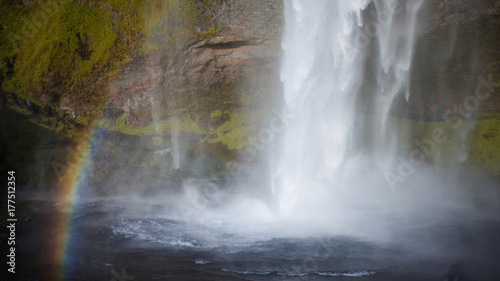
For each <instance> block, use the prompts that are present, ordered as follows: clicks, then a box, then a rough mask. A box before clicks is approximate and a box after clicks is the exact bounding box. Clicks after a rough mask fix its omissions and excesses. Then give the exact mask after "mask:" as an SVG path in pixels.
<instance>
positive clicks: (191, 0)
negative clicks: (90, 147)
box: [0, 0, 500, 188]
mask: <svg viewBox="0 0 500 281" xmlns="http://www.w3.org/2000/svg"><path fill="white" fill-rule="evenodd" d="M496 2H497V1H479V2H478V1H451V0H450V1H448V0H443V1H429V2H427V5H426V6H425V9H427V12H428V13H426V14H429V15H430V18H429V19H428V21H427V22H428V25H427V26H425V27H424V30H423V32H422V34H423V35H422V36H421V39H420V40H419V41H418V42H417V46H416V48H415V50H416V51H415V58H416V59H414V62H413V64H412V70H411V73H412V76H411V83H410V87H411V89H410V92H411V95H410V98H409V100H408V101H407V100H405V99H404V98H401V99H396V100H395V101H394V103H393V105H392V109H391V114H392V118H395V121H394V122H395V125H394V126H396V127H398V128H399V127H401V128H403V127H405V128H406V129H404V130H406V133H407V134H406V135H404V136H403V135H402V136H401V138H402V139H403V140H404V138H405V137H407V136H408V134H410V136H412V137H413V138H421V139H425V138H426V137H428V134H429V133H430V132H431V131H432V128H434V127H435V125H436V124H435V123H434V122H430V121H431V119H432V116H430V113H429V107H430V106H432V105H439V106H440V107H442V109H443V112H445V111H447V110H448V109H450V110H453V112H452V114H451V116H452V117H453V116H454V117H460V116H461V115H463V114H462V113H464V112H456V110H455V108H454V105H460V104H462V105H463V102H464V100H466V99H467V97H468V96H472V95H474V90H475V87H476V86H477V84H478V83H480V82H477V81H478V80H477V79H476V78H478V77H483V78H485V79H486V80H488V79H489V75H491V80H492V81H500V76H499V73H500V64H499V58H500V54H499V53H498V48H497V46H498V44H499V42H500V28H498V27H499V26H498V25H499V22H500V21H499V17H500V9H499V5H498V4H495V3H496ZM373 8H374V6H373V5H371V6H369V7H368V8H367V11H366V14H367V15H369V14H370V9H373ZM0 9H1V15H2V17H1V18H0V83H1V89H0V92H1V93H0V94H1V99H0V110H1V113H2V122H3V124H2V126H3V127H2V129H3V131H7V132H9V133H8V134H4V135H2V145H1V150H0V153H1V154H2V155H3V156H4V158H5V159H6V160H5V161H4V162H3V163H4V164H3V166H2V167H1V168H2V169H3V170H5V169H12V168H16V169H21V170H23V171H25V173H27V174H32V175H34V174H38V173H39V174H40V175H39V176H32V177H31V176H30V178H36V179H37V180H36V181H37V182H38V184H39V185H41V186H43V185H44V184H43V182H53V181H54V180H55V178H57V176H56V175H55V174H54V171H53V169H51V168H50V167H51V166H53V164H54V163H59V162H62V163H64V162H65V161H66V155H67V151H68V148H71V147H72V145H74V143H77V142H82V141H88V140H89V137H90V136H89V131H90V128H94V129H95V128H97V131H98V132H100V135H101V136H102V138H103V139H104V140H102V141H101V142H100V143H101V144H102V147H101V148H100V150H99V151H100V153H97V154H95V155H94V157H93V158H92V165H91V166H92V167H93V169H96V170H95V171H96V172H95V173H94V175H95V177H94V178H93V179H92V180H93V181H94V182H93V184H95V185H110V186H112V185H113V181H112V180H110V179H109V177H107V175H110V174H112V173H115V172H116V171H127V169H125V167H126V166H127V165H128V166H132V167H141V169H148V172H147V173H143V174H141V175H142V176H139V174H137V176H136V177H135V178H136V179H137V180H138V181H142V182H148V184H149V185H150V186H157V185H160V183H159V182H152V181H151V180H150V178H157V179H158V180H159V181H161V180H165V181H171V182H180V181H182V180H183V179H185V178H186V177H188V176H192V175H195V174H196V175H197V176H199V177H212V176H218V175H220V173H221V172H224V168H223V167H222V166H224V165H223V163H227V162H232V161H238V160H241V154H240V152H241V151H242V150H243V149H244V148H246V147H248V146H251V145H252V138H253V139H255V136H257V135H258V133H259V131H260V128H261V127H262V124H263V120H265V119H266V118H267V117H269V116H270V114H272V112H273V109H274V107H276V108H279V104H280V102H281V88H280V87H281V86H280V83H279V77H278V75H279V61H280V56H281V36H282V35H281V34H282V31H283V27H284V18H283V3H282V1H281V0H256V1H239V0H169V1H160V0H131V1H129V0H109V1H101V0H72V1H63V0H0ZM423 12H426V11H423ZM372 44H376V40H373V41H372ZM429 50H433V51H432V52H429ZM470 50H474V51H473V52H470ZM368 63H376V61H369V62H368ZM471 77H472V78H471ZM369 83H370V77H369V75H367V77H366V82H365V84H366V85H363V87H364V88H366V89H369V88H370V87H369ZM363 87H362V88H363ZM499 88H500V87H499V85H497V84H495V85H494V86H493V87H492V91H491V95H490V97H489V98H488V100H487V102H482V103H481V104H480V105H478V108H477V110H475V111H474V112H473V113H474V114H472V117H471V116H468V120H470V121H471V122H472V121H473V120H478V119H479V120H480V122H479V123H478V125H477V126H476V127H475V129H473V130H474V131H472V132H473V133H472V134H471V136H472V139H471V140H469V141H468V142H467V145H468V146H469V148H470V149H469V151H470V152H471V154H470V157H469V158H468V159H469V160H468V163H471V164H472V165H475V166H476V167H480V168H481V169H482V170H484V171H488V172H489V173H491V174H495V175H498V174H500V170H498V167H499V165H500V164H499V163H500V157H499V156H498V151H497V148H498V147H500V143H498V136H497V135H498V134H497V132H498V131H497V128H496V127H497V125H498V122H497V121H498V120H496V119H498V118H497V115H496V114H497V113H498V112H499V111H500V95H499ZM27 100H29V101H31V102H32V103H33V104H34V106H31V107H29V108H28V106H27ZM372 101H373V95H370V91H369V90H367V91H366V93H365V94H364V95H361V96H360V99H359V104H358V109H359V111H360V112H361V111H363V112H365V111H368V113H367V114H368V115H367V116H369V114H370V112H369V105H370V104H371V102H372ZM367 108H368V110H367ZM73 112H74V113H75V118H73V116H72V114H73ZM465 113H468V112H465ZM465 113H464V114H465ZM469 113H470V112H469ZM469 115H471V114H469ZM367 118H369V117H367ZM441 125H442V124H441ZM441 125H440V126H441ZM448 125H449V124H448ZM448 125H446V126H448ZM35 127H36V128H37V129H34V128H35ZM26 131H30V133H29V134H25V133H24V132H26ZM408 131H410V132H408ZM35 132H36V133H35ZM33 134H34V135H33ZM367 138H368V139H369V136H367ZM20 140H21V141H20ZM410 141H411V140H410ZM93 142H95V140H93ZM174 142H180V143H181V145H180V146H181V147H182V149H181V150H182V152H181V155H180V156H179V157H180V158H181V159H183V160H185V161H190V162H189V163H190V166H189V167H181V168H177V169H174V168H175V167H174V166H176V164H175V163H174V162H175V161H174V160H175V159H174V158H175V157H174V154H172V153H171V149H172V147H173V146H175V144H174ZM403 142H404V141H403ZM113 144H116V147H114V146H113ZM412 145H413V144H410V145H407V147H406V149H411V148H412V147H411V146H412ZM49 147H50V149H53V151H49V150H44V149H45V148H47V149H49ZM103 147H106V148H109V149H108V151H107V152H105V151H104V150H103ZM450 147H451V146H450ZM402 149H403V148H402ZM13 151H22V153H21V154H22V155H24V156H22V157H17V156H16V155H15V154H16V153H12V152H13ZM165 151H167V152H168V153H164V152H165ZM37 153H40V155H39V156H37V157H35V154H37ZM44 153H46V154H44ZM453 153H454V151H453V149H452V150H450V151H449V155H452V154H453ZM37 155H38V154H37ZM436 155H437V154H436ZM70 158H71V157H70ZM43 159H46V160H43ZM47 159H49V160H47ZM112 159H115V160H113V161H112ZM117 159H119V160H117ZM196 159H197V160H196ZM199 159H203V161H205V162H203V161H202V160H199ZM200 161H201V162H200ZM439 161H441V160H438V159H437V158H436V159H433V160H432V161H431V162H439ZM202 162H203V163H204V164H206V165H204V164H203V163H202ZM26 163H29V165H26ZM207 163H212V164H207ZM221 163H222V164H221ZM191 164H192V165H191ZM41 166H49V168H38V169H37V168H36V167H41ZM56 166H57V165H56ZM172 167H174V168H172ZM221 167H222V168H221ZM149 168H151V169H149ZM174 170H175V171H174ZM49 174H50V175H49ZM133 175H135V173H124V174H123V173H122V174H120V175H119V176H117V178H121V180H122V181H121V182H120V183H124V182H127V180H131V179H133V178H134V176H133ZM144 175H148V176H147V177H145V176H144ZM160 175H163V176H160ZM143 176H144V177H143ZM26 184H34V182H33V181H28V180H27V181H26ZM114 184H117V183H116V182H115V183H114ZM103 188H104V187H103Z"/></svg>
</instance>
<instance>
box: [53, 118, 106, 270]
mask: <svg viewBox="0 0 500 281" xmlns="http://www.w3.org/2000/svg"><path fill="white" fill-rule="evenodd" d="M97 131H98V130H96V129H95V128H94V127H93V128H91V129H90V130H89V132H88V133H87V136H90V137H88V138H87V139H86V140H84V141H82V142H80V143H79V144H78V145H77V146H76V148H74V149H73V151H72V152H71V153H72V154H73V155H72V157H71V160H68V162H69V163H67V166H66V170H65V172H64V174H63V175H62V177H61V178H60V180H59V182H58V194H57V201H58V202H60V204H59V205H58V206H57V212H56V213H55V216H56V217H55V218H54V220H53V221H54V223H55V225H54V228H52V229H56V230H57V231H56V232H55V233H56V234H55V236H54V237H53V239H51V242H49V245H48V247H49V248H50V249H48V250H49V251H50V252H51V253H53V256H52V259H51V260H50V263H49V264H50V268H47V271H46V272H47V276H45V277H46V278H44V279H43V280H67V279H68V278H67V277H68V276H67V275H68V272H67V271H68V267H69V266H71V261H72V258H73V257H72V253H71V248H72V247H71V237H72V236H73V231H74V222H73V220H72V218H73V215H74V213H75V208H76V207H77V206H78V203H79V202H80V201H81V200H82V199H83V191H84V190H83V189H84V182H85V179H86V178H87V174H88V167H89V162H90V160H91V159H90V156H91V155H92V148H91V147H92V144H93V143H95V138H96V136H97V135H99V134H97V133H96V132H97Z"/></svg>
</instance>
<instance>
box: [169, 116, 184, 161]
mask: <svg viewBox="0 0 500 281" xmlns="http://www.w3.org/2000/svg"><path fill="white" fill-rule="evenodd" d="M171 141H172V148H171V150H170V153H171V155H172V158H173V160H174V168H175V169H179V168H180V167H181V164H180V152H179V122H178V121H174V122H173V124H172V132H171Z"/></svg>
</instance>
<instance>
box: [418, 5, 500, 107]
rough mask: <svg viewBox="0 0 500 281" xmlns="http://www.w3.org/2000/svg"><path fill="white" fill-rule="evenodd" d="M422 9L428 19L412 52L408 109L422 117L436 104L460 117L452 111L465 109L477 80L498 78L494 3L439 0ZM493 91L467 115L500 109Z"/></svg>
mask: <svg viewBox="0 0 500 281" xmlns="http://www.w3.org/2000/svg"><path fill="white" fill-rule="evenodd" d="M424 9H425V10H426V11H427V12H428V14H429V15H430V18H429V19H428V20H427V25H426V26H424V30H425V31H424V33H423V35H422V36H421V39H420V40H419V42H418V43H417V45H416V49H415V50H416V52H415V58H414V66H413V68H412V78H411V79H412V88H411V90H412V94H411V97H410V101H409V104H408V110H409V111H410V112H421V113H424V114H425V113H428V110H429V108H430V107H431V106H432V105H437V106H440V107H442V109H443V112H445V111H447V110H451V111H453V112H455V113H457V114H461V113H460V112H457V108H462V111H464V110H465V109H464V107H465V105H464V102H465V101H466V100H468V99H472V97H474V95H475V91H476V88H477V87H478V84H480V83H481V82H480V79H481V78H483V79H486V80H488V79H489V77H490V76H491V77H490V78H491V80H492V81H499V80H500V76H499V73H500V56H499V55H498V52H497V49H498V47H497V46H498V43H499V42H500V1H498V0H495V1H488V0H485V1H466V0H462V1H451V0H440V1H432V2H429V3H427V5H426V6H425V7H424ZM480 87H482V86H480ZM483 90H484V89H483ZM499 92H500V91H499V89H498V88H494V89H493V91H492V92H491V95H490V96H489V97H488V99H487V100H485V101H483V100H480V102H479V103H478V105H477V108H475V109H474V110H473V111H474V112H471V113H485V112H493V111H498V110H500V95H499ZM458 111H460V110H458Z"/></svg>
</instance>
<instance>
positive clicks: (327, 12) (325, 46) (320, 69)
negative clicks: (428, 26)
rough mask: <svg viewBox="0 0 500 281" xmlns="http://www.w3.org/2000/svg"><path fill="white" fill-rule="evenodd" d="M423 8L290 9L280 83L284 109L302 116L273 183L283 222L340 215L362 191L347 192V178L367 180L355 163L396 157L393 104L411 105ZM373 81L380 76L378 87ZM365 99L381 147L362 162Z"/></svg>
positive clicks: (408, 4) (338, 5)
mask: <svg viewBox="0 0 500 281" xmlns="http://www.w3.org/2000/svg"><path fill="white" fill-rule="evenodd" d="M421 4H422V1H401V2H396V1H390V0H381V1H369V0H356V1H327V0H323V1H305V0H293V1H286V2H285V18H286V30H285V34H284V40H283V49H284V59H283V64H282V71H281V79H282V81H283V85H284V100H285V101H284V107H285V110H286V111H287V112H290V114H291V115H294V116H296V117H295V119H294V120H293V121H292V122H290V123H289V124H288V125H287V128H286V131H285V133H284V138H283V140H284V143H283V145H282V150H281V151H280V152H279V155H276V159H278V160H277V161H276V163H275V168H274V171H275V173H274V183H273V184H274V185H275V186H276V190H277V191H276V192H277V197H278V198H279V204H280V208H281V210H282V211H283V213H284V215H286V216H290V217H291V216H293V217H297V216H300V215H304V214H306V215H307V213H308V212H309V213H312V214H315V213H318V212H324V211H335V210H338V208H341V207H340V206H341V205H342V204H343V201H344V199H345V194H349V193H350V191H349V190H353V189H354V188H355V187H353V186H346V185H345V182H346V178H362V177H364V176H366V175H365V174H364V173H363V172H361V170H360V169H359V167H358V166H357V165H359V164H354V167H353V164H352V162H353V161H354V160H356V161H354V162H356V163H367V162H370V161H373V163H377V162H378V163H381V162H384V161H389V160H388V159H389V158H391V153H392V151H393V150H394V148H393V146H392V145H391V142H395V141H396V140H395V139H394V137H392V133H391V131H390V129H391V128H390V126H389V125H388V122H387V117H388V115H389V112H390V109H391V104H392V103H393V101H394V99H395V98H396V97H397V96H398V95H404V97H405V98H406V100H407V99H408V97H409V94H410V93H409V78H408V77H409V71H410V66H411V60H412V53H413V48H414V43H415V40H416V37H417V33H418V28H417V27H418V24H417V13H418V11H419V9H420V7H421ZM370 11H371V12H370ZM368 61H372V62H373V61H375V62H376V63H371V64H369V63H367V62H368ZM369 75H370V76H371V77H373V76H374V77H375V79H373V78H372V79H371V80H373V81H371V82H367V81H370V79H368V76H369ZM369 83H371V84H369ZM366 91H369V93H366ZM363 94H365V95H366V94H367V95H368V96H371V97H372V99H373V102H371V104H370V111H371V112H370V117H369V118H365V119H366V120H364V121H363V122H369V123H370V126H372V127H373V128H374V130H373V131H374V132H375V133H374V134H373V135H372V136H370V138H372V139H371V140H370V141H372V142H374V143H377V144H380V145H381V146H380V149H378V150H377V151H378V152H377V153H370V155H366V154H365V155H359V154H360V153H358V152H359V151H358V150H360V149H359V147H358V146H357V145H356V144H357V143H358V142H359V140H357V139H356V138H357V137H359V136H360V135H361V134H360V132H359V129H358V125H357V124H358V123H359V120H360V119H361V118H359V116H358V115H359V114H358V112H359V111H360V109H359V108H358V106H357V105H358V103H359V99H360V97H362V95H363ZM373 97H375V98H373ZM357 120H358V122H357ZM360 159H361V160H360ZM348 191H349V192H348ZM350 195H352V194H350ZM333 213H335V212H333ZM330 218H331V216H330Z"/></svg>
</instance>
